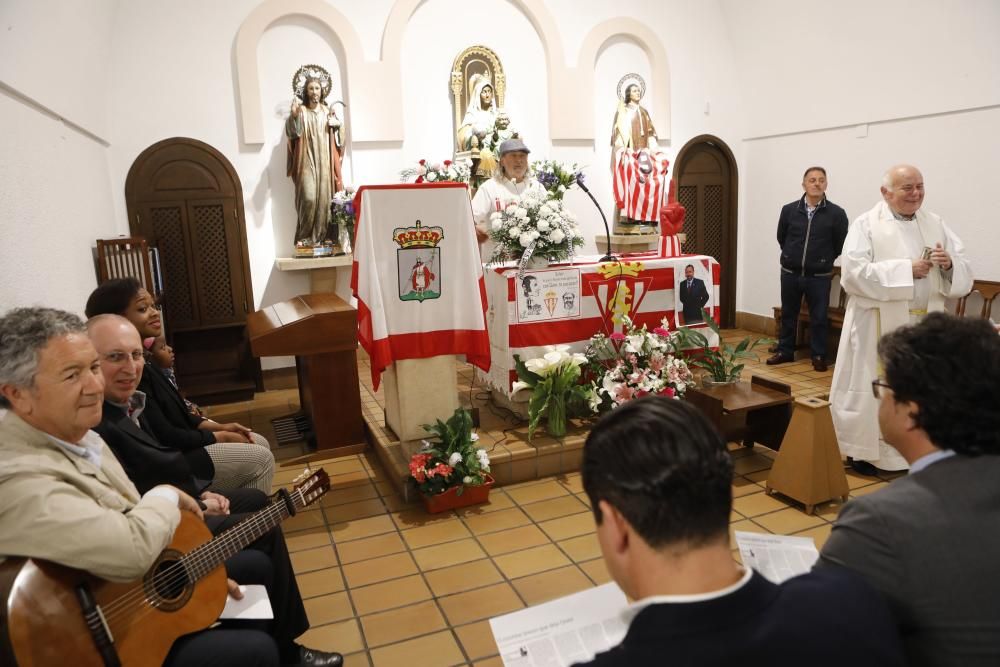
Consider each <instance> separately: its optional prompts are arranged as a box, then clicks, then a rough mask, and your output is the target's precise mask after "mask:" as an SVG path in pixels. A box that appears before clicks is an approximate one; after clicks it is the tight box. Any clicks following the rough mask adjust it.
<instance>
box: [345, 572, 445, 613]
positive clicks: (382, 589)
mask: <svg viewBox="0 0 1000 667" xmlns="http://www.w3.org/2000/svg"><path fill="white" fill-rule="evenodd" d="M430 598H431V591H430V589H429V588H427V584H425V583H424V578H423V577H421V576H420V575H419V574H414V575H411V576H409V577H402V578H401V579H393V580H392V581H386V582H383V583H381V584H372V585H371V586H362V587H361V588H352V589H351V599H352V600H354V608H355V609H357V612H358V615H359V616H364V615H366V614H374V613H376V612H379V611H385V610H387V609H393V608H395V607H402V606H403V605H408V604H413V603H414V602H421V601H423V600H429V599H430Z"/></svg>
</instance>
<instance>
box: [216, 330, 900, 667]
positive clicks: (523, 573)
mask: <svg viewBox="0 0 1000 667" xmlns="http://www.w3.org/2000/svg"><path fill="white" fill-rule="evenodd" d="M725 333H726V336H725V338H726V339H727V340H730V339H734V340H739V339H740V338H742V337H743V335H745V334H746V332H740V331H729V332H725ZM764 356H765V353H762V355H761V357H762V358H763V357H764ZM747 371H748V372H750V373H757V374H759V375H763V376H766V377H770V378H774V379H778V380H781V381H783V382H787V383H789V384H790V385H791V386H792V391H793V393H795V394H796V395H800V396H802V395H819V394H824V393H826V392H828V391H829V386H830V379H831V377H832V375H833V372H832V368H831V370H830V371H828V372H826V373H816V372H814V371H813V370H812V367H811V366H810V364H809V362H808V360H803V361H799V362H795V363H790V364H785V365H782V366H778V367H768V366H765V365H764V364H763V363H762V362H761V363H752V362H751V363H750V364H748V366H747ZM297 400H298V396H297V392H296V391H295V390H277V391H268V392H265V393H263V394H258V396H257V397H256V398H255V400H253V401H250V402H246V403H239V404H232V405H226V406H215V407H213V408H212V409H211V411H210V412H211V414H212V415H213V416H215V417H224V418H226V419H227V420H229V419H237V420H241V421H243V423H247V422H249V424H248V425H249V426H251V427H252V428H254V429H255V430H257V431H260V432H262V433H264V434H265V435H269V436H270V435H271V434H272V433H271V425H270V419H272V418H273V417H276V416H281V415H283V414H286V413H288V412H290V411H293V410H295V409H297V407H298V406H297ZM731 448H732V454H733V457H734V462H735V467H736V475H735V476H734V479H733V496H734V507H733V514H732V522H731V530H744V531H752V532H760V533H768V532H770V533H778V534H786V535H790V534H795V535H804V536H809V537H813V538H814V539H815V540H816V543H817V545H818V546H822V544H823V542H824V541H825V540H826V538H827V536H828V535H829V533H830V523H831V522H832V521H833V520H834V519H835V518H836V515H837V512H838V511H839V507H840V505H839V503H827V504H824V505H820V506H818V507H817V510H816V514H815V515H814V516H809V515H806V514H805V513H804V512H803V511H802V510H801V509H800V506H799V505H797V504H796V503H793V502H791V501H786V500H784V499H782V498H781V497H780V496H776V497H771V496H767V495H765V494H764V487H763V483H764V480H766V478H767V473H768V470H769V468H770V466H771V462H772V460H773V456H774V454H775V453H774V452H772V451H770V450H767V449H765V448H762V447H760V446H758V447H756V448H754V449H753V450H750V449H744V448H743V447H740V446H738V445H736V444H732V445H731ZM301 453H302V452H301V450H300V449H299V447H298V446H295V445H293V446H286V447H282V448H280V449H279V450H277V451H276V455H277V456H278V457H279V459H281V460H282V461H286V463H285V464H284V465H283V466H282V469H281V471H280V472H279V473H278V475H277V477H276V479H275V485H276V486H280V485H284V484H287V483H288V482H290V481H291V480H292V479H293V478H294V477H295V476H296V475H298V474H299V472H300V471H301V467H302V466H301V464H293V463H287V461H288V460H289V459H292V458H294V457H296V456H298V455H300V454H301ZM312 465H313V466H314V467H315V466H319V465H322V466H323V467H324V468H325V469H326V471H327V472H328V473H329V474H330V476H331V480H332V488H331V491H330V492H329V493H328V494H327V495H326V496H325V497H323V498H322V499H321V501H320V502H319V503H318V504H316V505H314V506H311V507H309V508H308V509H307V510H305V511H302V512H300V513H299V514H298V515H297V516H295V517H293V518H291V519H289V520H288V521H286V522H285V524H284V529H285V532H286V535H287V538H288V544H289V548H290V550H291V551H292V560H293V563H294V566H295V571H296V573H297V575H298V580H299V585H300V587H301V589H302V591H303V595H304V597H305V598H306V607H307V609H308V612H309V617H310V621H311V623H312V628H311V629H310V630H309V631H308V633H306V635H304V636H303V638H302V641H303V642H304V643H305V644H307V645H310V646H314V647H316V648H321V649H327V650H337V651H340V652H342V653H344V654H345V656H346V664H347V665H348V666H349V667H357V666H358V665H373V666H374V667H396V666H399V667H403V666H405V667H421V666H424V665H426V666H428V667H432V666H433V667H442V666H445V665H477V666H478V665H500V664H501V663H500V659H499V657H497V648H496V645H495V644H494V642H493V639H492V635H491V633H490V628H489V623H488V619H489V618H490V617H492V616H495V615H497V614H503V613H506V612H509V611H513V610H515V609H520V608H522V607H525V606H529V605H533V604H538V603H540V602H544V601H546V600H550V599H553V598H556V597H559V596H562V595H566V594H568V593H572V592H575V591H579V590H581V589H584V588H587V587H590V586H593V585H595V584H600V583H604V582H606V581H608V574H607V571H606V570H605V568H604V565H603V562H602V560H601V554H600V549H599V547H598V545H597V541H596V539H595V537H594V525H593V519H592V516H591V514H590V512H589V509H588V504H587V499H586V496H585V495H584V493H583V488H582V486H581V483H580V477H579V475H578V474H577V473H570V474H567V475H563V476H559V477H552V478H547V479H540V480H535V481H531V482H524V483H520V484H515V485H511V486H504V487H502V488H495V489H493V491H492V492H491V495H490V502H489V504H486V505H481V506H478V507H474V508H470V509H464V510H460V511H453V512H448V513H446V514H442V515H428V514H426V513H425V512H424V510H423V508H422V506H421V505H418V504H412V503H406V502H405V501H404V500H403V499H402V498H401V497H400V496H399V495H398V493H397V492H396V489H395V487H394V486H393V485H392V484H391V483H390V482H389V481H388V479H387V477H386V475H385V473H384V472H383V471H382V469H381V468H380V466H379V464H378V462H377V460H376V457H375V456H374V454H371V453H365V454H361V455H356V456H349V457H345V458H341V459H335V460H330V461H324V462H316V463H313V464H312ZM889 481H890V477H888V476H887V477H885V478H874V477H862V476H858V475H855V474H853V473H852V472H850V471H849V472H848V482H849V484H850V488H851V495H853V496H856V495H862V494H865V493H870V492H872V491H874V490H876V489H879V488H881V487H883V486H885V485H886V484H887V483H888V482H889ZM733 554H734V558H735V557H737V552H735V551H734V552H733Z"/></svg>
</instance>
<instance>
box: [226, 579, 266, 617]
mask: <svg viewBox="0 0 1000 667" xmlns="http://www.w3.org/2000/svg"><path fill="white" fill-rule="evenodd" d="M240 591H241V592H242V593H243V599H242V600H237V599H236V598H234V597H233V596H231V595H227V596H226V606H225V608H224V609H223V610H222V614H220V615H219V618H220V619H221V618H226V619H238V620H244V621H245V620H252V619H258V618H274V612H273V611H271V600H270V599H268V597H267V589H266V588H264V587H263V586H257V585H252V586H240Z"/></svg>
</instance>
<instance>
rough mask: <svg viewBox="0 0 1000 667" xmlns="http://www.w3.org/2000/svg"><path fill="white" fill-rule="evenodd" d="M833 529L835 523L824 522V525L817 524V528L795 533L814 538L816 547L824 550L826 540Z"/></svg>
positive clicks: (798, 535)
mask: <svg viewBox="0 0 1000 667" xmlns="http://www.w3.org/2000/svg"><path fill="white" fill-rule="evenodd" d="M832 530H833V524H829V523H824V524H823V525H820V526H816V527H815V528H810V529H808V530H803V531H801V532H798V533H795V536H796V537H811V538H813V541H814V542H816V548H817V549H820V550H822V549H823V545H824V544H826V540H827V538H828V537H830V531H832Z"/></svg>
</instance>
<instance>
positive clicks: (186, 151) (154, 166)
mask: <svg viewBox="0 0 1000 667" xmlns="http://www.w3.org/2000/svg"><path fill="white" fill-rule="evenodd" d="M125 200H126V204H127V207H128V215H129V227H130V229H131V231H132V234H133V235H135V236H142V237H144V238H146V240H147V241H148V242H149V243H150V245H153V246H156V247H157V248H159V251H160V265H161V269H162V272H163V284H164V290H163V309H164V322H165V324H166V331H167V337H168V339H169V341H170V343H171V345H172V346H173V347H174V350H175V352H176V354H177V375H178V381H179V383H180V385H181V387H182V389H183V390H184V391H185V393H186V394H188V396H190V397H191V398H192V399H193V400H197V401H201V402H203V403H218V402H227V401H236V400H246V399H249V398H252V396H253V392H254V390H261V389H263V387H262V383H261V373H260V363H259V361H257V360H256V359H254V357H253V355H251V354H250V345H249V341H248V338H247V333H246V321H247V314H248V313H249V312H251V310H252V305H253V303H252V302H253V291H252V288H251V284H250V271H249V252H248V249H247V239H246V221H245V217H244V212H243V188H242V186H241V185H240V180H239V177H238V176H237V174H236V171H235V170H234V169H233V167H232V165H231V164H230V163H229V161H228V160H227V159H226V158H225V157H224V156H223V155H222V154H221V153H219V152H218V151H217V150H215V149H214V148H212V147H211V146H209V145H208V144H205V143H203V142H201V141H197V140H196V139H187V138H181V137H178V138H173V139H165V140H163V141H160V142H158V143H156V144H153V145H152V146H150V147H149V148H147V149H146V150H145V151H143V152H142V153H141V154H140V155H139V157H138V158H136V160H135V162H134V163H133V164H132V168H131V169H130V170H129V174H128V178H127V179H126V181H125Z"/></svg>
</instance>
